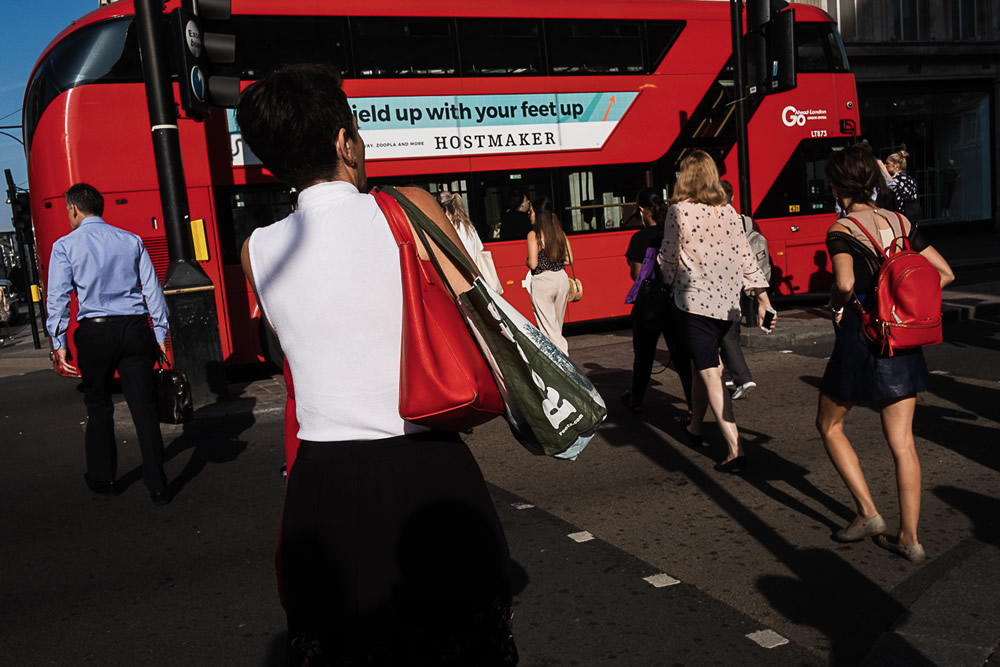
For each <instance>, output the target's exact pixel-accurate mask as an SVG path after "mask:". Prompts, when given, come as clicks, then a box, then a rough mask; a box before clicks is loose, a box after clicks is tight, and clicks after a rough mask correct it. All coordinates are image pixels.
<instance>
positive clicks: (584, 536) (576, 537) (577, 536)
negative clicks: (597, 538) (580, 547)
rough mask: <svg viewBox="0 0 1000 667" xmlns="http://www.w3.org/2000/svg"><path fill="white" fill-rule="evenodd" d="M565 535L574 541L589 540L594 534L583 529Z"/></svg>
mask: <svg viewBox="0 0 1000 667" xmlns="http://www.w3.org/2000/svg"><path fill="white" fill-rule="evenodd" d="M567 537H569V539H571V540H573V541H574V542H589V541H591V540H592V539H594V536H593V535H591V534H590V533H588V532H587V531H585V530H584V531H582V532H579V533H570V534H569V535H568V536H567Z"/></svg>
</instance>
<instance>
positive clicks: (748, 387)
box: [733, 380, 757, 401]
mask: <svg viewBox="0 0 1000 667" xmlns="http://www.w3.org/2000/svg"><path fill="white" fill-rule="evenodd" d="M756 386H757V383H756V382H754V381H753V380H750V381H749V382H744V383H743V384H741V385H740V386H738V387H737V388H736V391H734V392H733V400H734V401H738V400H740V399H741V398H746V396H747V394H749V393H750V392H751V391H752V390H753V388H754V387H756Z"/></svg>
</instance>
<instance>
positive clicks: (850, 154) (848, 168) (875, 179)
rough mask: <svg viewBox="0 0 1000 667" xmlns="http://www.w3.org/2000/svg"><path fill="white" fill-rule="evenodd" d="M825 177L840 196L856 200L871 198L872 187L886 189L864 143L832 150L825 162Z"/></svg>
mask: <svg viewBox="0 0 1000 667" xmlns="http://www.w3.org/2000/svg"><path fill="white" fill-rule="evenodd" d="M825 171H826V180H827V181H829V183H830V185H832V186H833V187H835V188H837V192H839V193H840V195H841V196H842V197H846V198H850V199H851V200H852V201H856V202H861V203H864V202H867V201H871V200H872V198H874V196H875V188H885V187H886V186H885V180H884V179H883V178H882V170H881V169H879V166H878V162H877V161H876V160H875V155H874V154H873V153H872V149H871V147H870V146H868V145H867V144H854V145H853V146H848V147H847V148H845V149H843V150H840V151H834V152H833V154H832V155H831V156H830V157H829V158H828V159H827V161H826V169H825Z"/></svg>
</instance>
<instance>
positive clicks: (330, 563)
mask: <svg viewBox="0 0 1000 667" xmlns="http://www.w3.org/2000/svg"><path fill="white" fill-rule="evenodd" d="M237 122H238V123H239V125H240V128H241V130H242V133H243V138H244V140H245V141H246V142H247V144H248V145H249V146H250V147H251V148H252V150H253V151H254V153H255V154H256V155H257V156H258V157H259V158H260V159H261V161H262V162H263V164H264V165H265V166H266V167H267V169H268V170H270V171H271V172H272V173H273V174H274V175H275V176H276V177H278V178H279V179H281V180H282V181H284V182H286V183H288V184H289V185H291V186H293V187H295V188H296V189H297V190H298V191H299V195H298V206H297V209H296V211H295V212H293V213H292V214H291V215H289V216H288V217H287V218H285V219H283V220H279V221H278V222H276V223H274V224H273V225H270V226H267V227H262V228H259V229H257V230H255V231H254V233H253V234H252V235H251V236H250V238H249V239H248V240H247V242H246V244H245V245H244V247H243V255H242V259H243V268H244V272H245V273H246V275H247V278H248V279H249V280H250V283H251V285H252V286H253V288H254V291H255V294H256V295H257V299H258V303H259V304H260V306H261V311H262V313H263V315H264V316H265V317H266V320H267V322H268V324H269V326H270V327H271V328H272V329H273V331H274V332H275V334H276V336H277V338H278V340H279V341H280V343H281V347H282V350H283V352H284V354H285V359H286V360H287V362H288V365H289V368H290V370H291V375H292V377H294V380H295V411H296V415H295V416H296V421H297V424H298V434H297V435H298V438H299V439H300V440H301V441H302V442H301V444H300V445H299V447H298V450H297V453H296V457H295V463H294V465H293V466H291V468H290V470H289V471H288V473H289V474H288V487H287V492H286V498H285V509H284V514H283V518H282V527H281V546H280V559H279V560H280V564H281V565H280V567H281V573H280V574H281V579H282V582H283V593H284V596H283V597H284V603H285V609H286V613H287V620H288V664H290V665H306V664H308V665H320V664H322V665H327V664H329V665H340V664H370V665H415V664H435V665H445V664H454V665H512V664H516V662H517V652H516V649H515V648H514V645H513V639H512V636H511V634H510V602H511V594H510V584H509V577H508V568H509V555H508V550H507V543H506V539H505V537H504V533H503V530H502V528H501V526H500V522H499V519H498V517H497V514H496V510H495V509H494V507H493V503H492V501H491V499H490V496H489V493H488V491H487V489H486V485H485V482H484V480H483V477H482V474H481V472H480V470H479V467H478V465H477V464H476V461H475V459H474V458H473V457H472V454H471V453H470V452H469V450H468V448H467V447H466V446H465V444H464V443H463V442H462V440H461V439H460V438H459V436H458V435H457V434H456V433H454V432H451V431H444V430H432V429H429V428H426V427H423V426H419V425H417V424H415V423H412V422H411V421H408V420H406V419H404V418H403V417H401V416H400V405H401V403H400V398H401V394H402V393H403V389H404V388H408V387H407V384H406V378H405V377H404V376H403V374H402V369H401V367H402V362H401V351H402V346H403V343H402V341H403V339H404V337H405V333H406V332H405V331H404V328H403V307H404V295H403V288H402V285H403V278H404V276H403V275H402V268H401V263H400V258H401V253H400V245H399V244H398V243H397V240H396V238H395V237H394V233H393V231H391V230H390V226H389V223H388V221H387V219H386V217H385V215H384V214H383V213H382V210H381V209H380V208H379V205H378V203H377V202H376V198H375V197H373V196H372V195H370V194H365V193H364V192H363V190H364V189H365V181H366V177H365V144H364V141H363V140H362V138H361V135H360V134H359V132H358V130H357V124H356V121H355V118H354V117H353V115H352V112H351V107H350V104H349V103H348V100H347V98H346V96H345V95H344V92H343V90H342V89H341V79H340V76H339V74H338V73H337V72H336V70H334V69H333V68H330V67H327V66H322V65H290V66H285V67H282V68H279V69H277V70H275V71H274V72H271V73H269V74H267V75H265V76H264V77H262V78H261V79H259V80H258V81H257V82H256V83H254V84H252V85H251V86H249V87H248V88H247V89H246V90H245V91H244V92H243V95H242V97H241V99H240V104H239V108H238V111H237ZM403 193H404V194H405V195H406V196H408V197H409V198H410V199H411V200H412V201H413V202H414V203H416V204H417V205H418V206H419V207H420V208H421V209H422V210H423V211H424V212H425V213H427V215H429V216H430V217H431V218H432V219H433V220H434V221H435V222H436V223H437V224H438V225H439V226H440V227H441V228H442V229H443V230H444V231H445V232H446V233H447V234H448V235H449V236H450V237H451V238H452V240H453V241H454V242H456V243H459V244H460V243H461V242H460V241H459V239H458V237H457V235H456V234H455V231H454V228H452V226H451V225H450V223H449V222H448V220H447V218H445V216H444V214H443V212H442V211H441V209H440V207H438V206H437V204H436V203H435V201H434V199H433V197H432V196H431V195H430V194H429V193H427V192H424V191H423V190H420V189H417V188H405V189H403ZM430 251H431V252H433V250H432V249H431V250H430ZM419 252H420V253H421V258H422V259H426V254H427V252H428V249H427V248H425V247H423V246H420V251H419ZM442 272H443V274H444V275H443V276H442V277H443V279H444V280H445V281H447V282H449V283H450V284H451V285H452V286H453V287H454V288H455V289H456V290H458V291H461V290H462V289H463V288H464V289H467V287H468V284H467V283H465V284H464V285H463V284H462V281H461V279H460V276H459V273H458V271H457V270H456V269H455V268H454V267H453V266H452V265H450V264H448V263H444V264H443V269H442ZM408 275H411V274H408ZM411 277H412V276H411ZM436 282H437V281H436V280H435V284H436ZM306 286H311V288H312V289H311V290H310V293H311V294H312V295H315V296H311V297H308V298H306V299H303V288H304V287H306ZM434 289H441V287H440V285H436V287H434Z"/></svg>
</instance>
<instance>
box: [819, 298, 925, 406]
mask: <svg viewBox="0 0 1000 667" xmlns="http://www.w3.org/2000/svg"><path fill="white" fill-rule="evenodd" d="M926 390H927V363H926V362H925V361H924V352H923V350H922V349H921V348H919V347H918V348H912V349H907V350H895V352H894V354H893V356H891V357H887V356H882V355H881V354H880V353H879V352H878V351H877V350H876V349H874V348H873V347H872V345H871V344H870V343H869V342H868V339H866V338H865V335H864V333H863V332H862V331H861V315H860V314H859V313H858V310H857V306H856V305H855V304H854V303H848V304H847V306H846V307H845V308H844V316H843V318H842V319H841V320H840V327H839V328H838V329H837V338H836V341H835V342H834V344H833V353H832V354H831V355H830V361H829V362H827V364H826V372H824V373H823V381H822V382H821V383H820V391H822V392H823V393H824V394H826V395H827V396H831V397H833V398H836V399H839V400H841V401H849V402H869V401H882V400H886V399H890V398H901V397H903V396H911V395H913V394H916V393H918V392H921V391H926Z"/></svg>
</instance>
